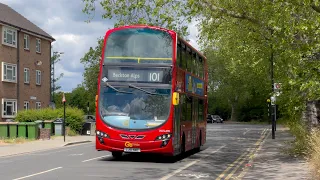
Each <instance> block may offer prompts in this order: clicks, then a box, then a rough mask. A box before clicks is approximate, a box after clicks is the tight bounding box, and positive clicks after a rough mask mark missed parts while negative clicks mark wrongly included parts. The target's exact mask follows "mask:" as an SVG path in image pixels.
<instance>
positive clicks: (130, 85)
mask: <svg viewBox="0 0 320 180" xmlns="http://www.w3.org/2000/svg"><path fill="white" fill-rule="evenodd" d="M129 88H135V89H138V90H140V91H143V92H145V93H147V94H151V95H165V94H159V93H152V92H149V91H147V90H144V89H142V88H139V87H137V86H135V85H132V84H129Z"/></svg>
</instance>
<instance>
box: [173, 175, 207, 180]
mask: <svg viewBox="0 0 320 180" xmlns="http://www.w3.org/2000/svg"><path fill="white" fill-rule="evenodd" d="M178 176H180V177H194V178H196V179H200V178H208V177H210V175H209V174H180V175H178Z"/></svg>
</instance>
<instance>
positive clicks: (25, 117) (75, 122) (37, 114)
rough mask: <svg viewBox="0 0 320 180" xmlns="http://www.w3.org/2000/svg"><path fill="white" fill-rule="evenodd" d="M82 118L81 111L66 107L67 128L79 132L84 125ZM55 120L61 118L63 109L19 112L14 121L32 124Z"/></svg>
mask: <svg viewBox="0 0 320 180" xmlns="http://www.w3.org/2000/svg"><path fill="white" fill-rule="evenodd" d="M83 116H84V113H83V111H82V110H80V109H78V108H72V107H66V126H69V127H70V128H71V129H72V130H73V131H75V132H81V129H82V125H83V123H84V119H83ZM57 118H63V108H59V109H51V108H44V109H39V110H36V109H30V110H27V111H19V112H18V114H17V116H16V118H15V120H16V121H18V122H33V121H36V120H55V119H57Z"/></svg>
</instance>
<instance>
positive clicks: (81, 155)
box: [69, 153, 83, 156]
mask: <svg viewBox="0 0 320 180" xmlns="http://www.w3.org/2000/svg"><path fill="white" fill-rule="evenodd" d="M82 155H83V153H82V154H70V155H69V156H82Z"/></svg>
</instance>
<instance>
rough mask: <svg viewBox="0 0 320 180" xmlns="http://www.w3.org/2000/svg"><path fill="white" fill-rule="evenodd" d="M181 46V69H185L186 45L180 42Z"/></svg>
mask: <svg viewBox="0 0 320 180" xmlns="http://www.w3.org/2000/svg"><path fill="white" fill-rule="evenodd" d="M181 45H182V48H181V62H182V69H183V70H186V69H187V58H186V57H187V56H186V45H185V44H183V43H182V44H181Z"/></svg>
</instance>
